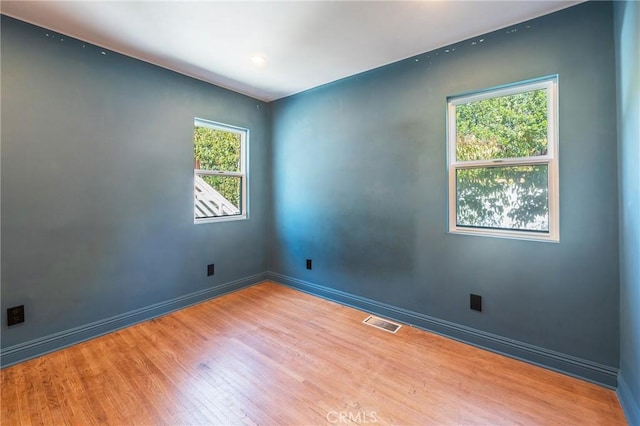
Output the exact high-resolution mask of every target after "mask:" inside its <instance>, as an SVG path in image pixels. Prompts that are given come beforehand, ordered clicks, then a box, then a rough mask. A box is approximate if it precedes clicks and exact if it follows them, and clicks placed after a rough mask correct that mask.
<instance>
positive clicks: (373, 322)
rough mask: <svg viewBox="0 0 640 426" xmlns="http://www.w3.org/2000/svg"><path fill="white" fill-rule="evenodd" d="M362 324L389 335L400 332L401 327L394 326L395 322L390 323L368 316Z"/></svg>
mask: <svg viewBox="0 0 640 426" xmlns="http://www.w3.org/2000/svg"><path fill="white" fill-rule="evenodd" d="M362 322H363V323H365V324H367V325H370V326H371V327H376V328H379V329H380V330H384V331H388V332H389V333H395V332H396V331H398V330H400V327H402V326H401V325H400V324H396V323H395V322H391V321H389V320H386V319H382V318H378V317H374V316H373V315H369V316H368V317H367V319H365V320H364V321H362Z"/></svg>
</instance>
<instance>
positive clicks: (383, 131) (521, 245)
mask: <svg viewBox="0 0 640 426" xmlns="http://www.w3.org/2000/svg"><path fill="white" fill-rule="evenodd" d="M447 50H448V52H447ZM551 74H558V75H559V119H560V139H559V141H560V142H559V144H560V243H559V244H553V243H542V242H530V241H517V240H507V239H497V238H486V237H474V236H467V235H451V234H447V232H446V231H447V172H446V157H445V150H446V139H445V113H446V98H447V96H448V95H455V94H459V93H463V92H467V91H473V90H478V89H483V88H487V87H492V86H496V85H502V84H506V83H511V82H517V81H520V80H526V79H530V78H534V77H540V76H546V75H551ZM615 111H616V90H615V60H614V41H613V15H612V5H611V4H610V3H601V2H590V3H585V4H582V5H578V6H575V7H572V8H569V9H566V10H564V11H561V12H558V13H555V14H552V15H548V16H546V17H542V18H539V19H536V20H533V21H530V22H527V23H525V24H520V25H516V26H514V27H512V28H507V29H504V30H500V31H496V32H494V33H491V34H488V35H485V36H482V37H477V38H474V39H472V40H468V41H465V42H461V43H459V44H456V45H452V46H448V47H446V48H442V49H439V50H436V51H433V52H429V53H425V54H422V55H419V56H416V57H415V58H409V59H407V60H404V61H401V62H398V63H394V64H391V65H388V66H385V67H382V68H378V69H375V70H372V71H369V72H367V73H363V74H360V75H356V76H353V77H350V78H346V79H344V80H341V81H338V82H335V83H332V84H329V85H326V86H323V87H319V88H316V89H313V90H310V91H307V92H304V93H301V94H298V95H294V96H292V97H289V98H285V99H282V100H280V101H277V102H275V103H274V105H273V110H272V114H273V125H272V126H273V139H272V143H273V147H272V149H273V152H272V155H273V159H272V167H273V188H272V191H273V200H272V202H273V219H272V220H273V223H272V227H273V237H272V239H271V250H272V254H271V256H272V257H271V263H270V269H271V271H272V276H273V277H274V278H275V279H278V280H280V281H282V282H285V283H287V284H290V285H293V286H295V287H298V288H302V289H305V290H307V291H310V292H313V293H316V294H321V295H323V296H326V297H330V298H333V299H336V300H340V301H342V302H345V303H350V304H352V305H355V306H360V307H364V308H369V309H371V310H376V311H378V312H380V313H386V314H387V315H389V316H394V317H396V318H399V319H403V320H405V321H409V322H412V323H415V324H418V325H422V326H424V327H426V328H431V329H434V330H436V331H439V332H442V333H444V334H448V335H451V336H454V337H458V338H461V339H463V340H467V341H470V342H473V343H476V344H479V345H481V346H485V347H489V348H492V349H494V350H499V351H502V352H506V353H509V354H511V355H515V356H518V357H521V358H524V359H527V360H530V361H533V362H538V363H541V364H545V365H547V366H551V367H553V368H557V369H560V370H563V371H566V372H569V373H571V374H576V375H579V376H582V377H586V378H588V379H592V380H595V381H598V382H601V383H605V384H609V385H615V375H616V372H617V366H618V360H619V357H618V355H619V334H618V331H619V327H618V323H619V315H618V307H619V294H618V207H617V206H618V199H617V167H616V159H617V151H616V113H615ZM306 258H312V259H313V269H312V270H306V269H305V259H306ZM469 293H477V294H480V295H482V296H483V307H484V311H483V312H482V313H478V312H475V311H471V310H470V309H469Z"/></svg>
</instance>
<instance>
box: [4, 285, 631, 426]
mask: <svg viewBox="0 0 640 426" xmlns="http://www.w3.org/2000/svg"><path fill="white" fill-rule="evenodd" d="M364 318H366V314H365V313H363V312H361V311H357V310H355V309H351V308H347V307H344V306H341V305H338V304H336V303H332V302H328V301H326V300H323V299H319V298H315V297H313V296H309V295H307V294H304V293H300V292H298V291H295V290H292V289H290V288H287V287H284V286H281V285H278V284H275V283H271V282H265V283H261V284H259V285H256V286H253V287H250V288H247V289H244V290H241V291H238V292H235V293H232V294H229V295H226V296H223V297H220V298H218V299H214V300H210V301H207V302H204V303H201V304H199V305H196V306H193V307H190V308H187V309H184V310H181V311H179V312H175V313H172V314H169V315H166V316H163V317H160V318H157V319H154V320H151V321H147V322H145V323H142V324H138V325H135V326H132V327H129V328H126V329H123V330H120V331H117V332H114V333H110V334H108V335H105V336H102V337H100V338H97V339H93V340H91V341H88V342H85V343H81V344H78V345H75V346H72V347H70V348H67V349H64V350H60V351H58V352H54V353H51V354H49V355H46V356H43V357H40V358H37V359H34V360H31V361H27V362H24V363H21V364H18V365H15V366H12V367H8V368H5V369H3V370H2V371H1V376H2V377H1V380H2V382H1V385H2V389H1V394H2V399H1V403H2V405H1V406H0V408H1V411H2V415H1V418H0V420H1V423H2V425H28V424H47V425H49V424H51V425H58V424H73V425H91V424H111V425H156V424H157V425H160V424H166V425H179V424H185V425H199V424H205V425H217V424H224V425H322V424H367V425H371V424H381V425H458V424H464V425H472V424H478V425H517V424H523V425H624V424H626V422H625V420H624V415H623V414H622V411H621V408H620V405H619V403H618V400H617V397H616V394H615V392H613V391H611V390H609V389H605V388H602V387H599V386H596V385H593V384H590V383H587V382H583V381H581V380H577V379H573V378H571V377H567V376H564V375H561V374H558V373H554V372H551V371H548V370H545V369H542V368H539V367H535V366H532V365H529V364H526V363H524V362H520V361H517V360H513V359H510V358H506V357H503V356H500V355H497V354H494V353H490V352H487V351H483V350H481V349H477V348H474V347H472V346H468V345H465V344H462V343H459V342H456V341H453V340H449V339H446V338H444V337H440V336H437V335H434V334H431V333H428V332H425V331H421V330H418V329H415V328H412V327H408V326H403V327H402V328H401V329H400V330H399V331H398V333H397V334H395V335H394V334H391V333H387V332H384V331H381V330H377V329H375V328H373V327H370V326H367V325H364V324H362V320H363V319H364Z"/></svg>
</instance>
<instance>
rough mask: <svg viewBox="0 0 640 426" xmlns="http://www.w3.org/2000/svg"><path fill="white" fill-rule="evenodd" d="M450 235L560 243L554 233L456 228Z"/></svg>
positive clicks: (451, 230) (558, 237) (450, 231)
mask: <svg viewBox="0 0 640 426" xmlns="http://www.w3.org/2000/svg"><path fill="white" fill-rule="evenodd" d="M448 233H449V234H458V235H475V236H476V237H490V238H504V239H509V240H521V241H535V242H543V243H560V236H559V235H553V234H552V233H538V232H527V231H507V230H499V229H480V228H469V229H467V228H454V229H450V230H449V231H448Z"/></svg>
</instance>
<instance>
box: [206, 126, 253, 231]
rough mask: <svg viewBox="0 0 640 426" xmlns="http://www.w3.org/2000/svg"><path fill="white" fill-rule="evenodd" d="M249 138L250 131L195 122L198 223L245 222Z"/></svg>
mask: <svg viewBox="0 0 640 426" xmlns="http://www.w3.org/2000/svg"><path fill="white" fill-rule="evenodd" d="M247 138H248V130H247V129H241V128H238V127H233V126H228V125H225V124H220V123H215V122H213V121H208V120H202V119H199V118H196V119H195V120H194V129H193V141H194V144H193V147H194V148H193V163H194V171H193V178H194V221H195V223H203V222H212V221H220V220H237V219H246V217H247V172H246V164H247V161H246V157H247Z"/></svg>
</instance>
